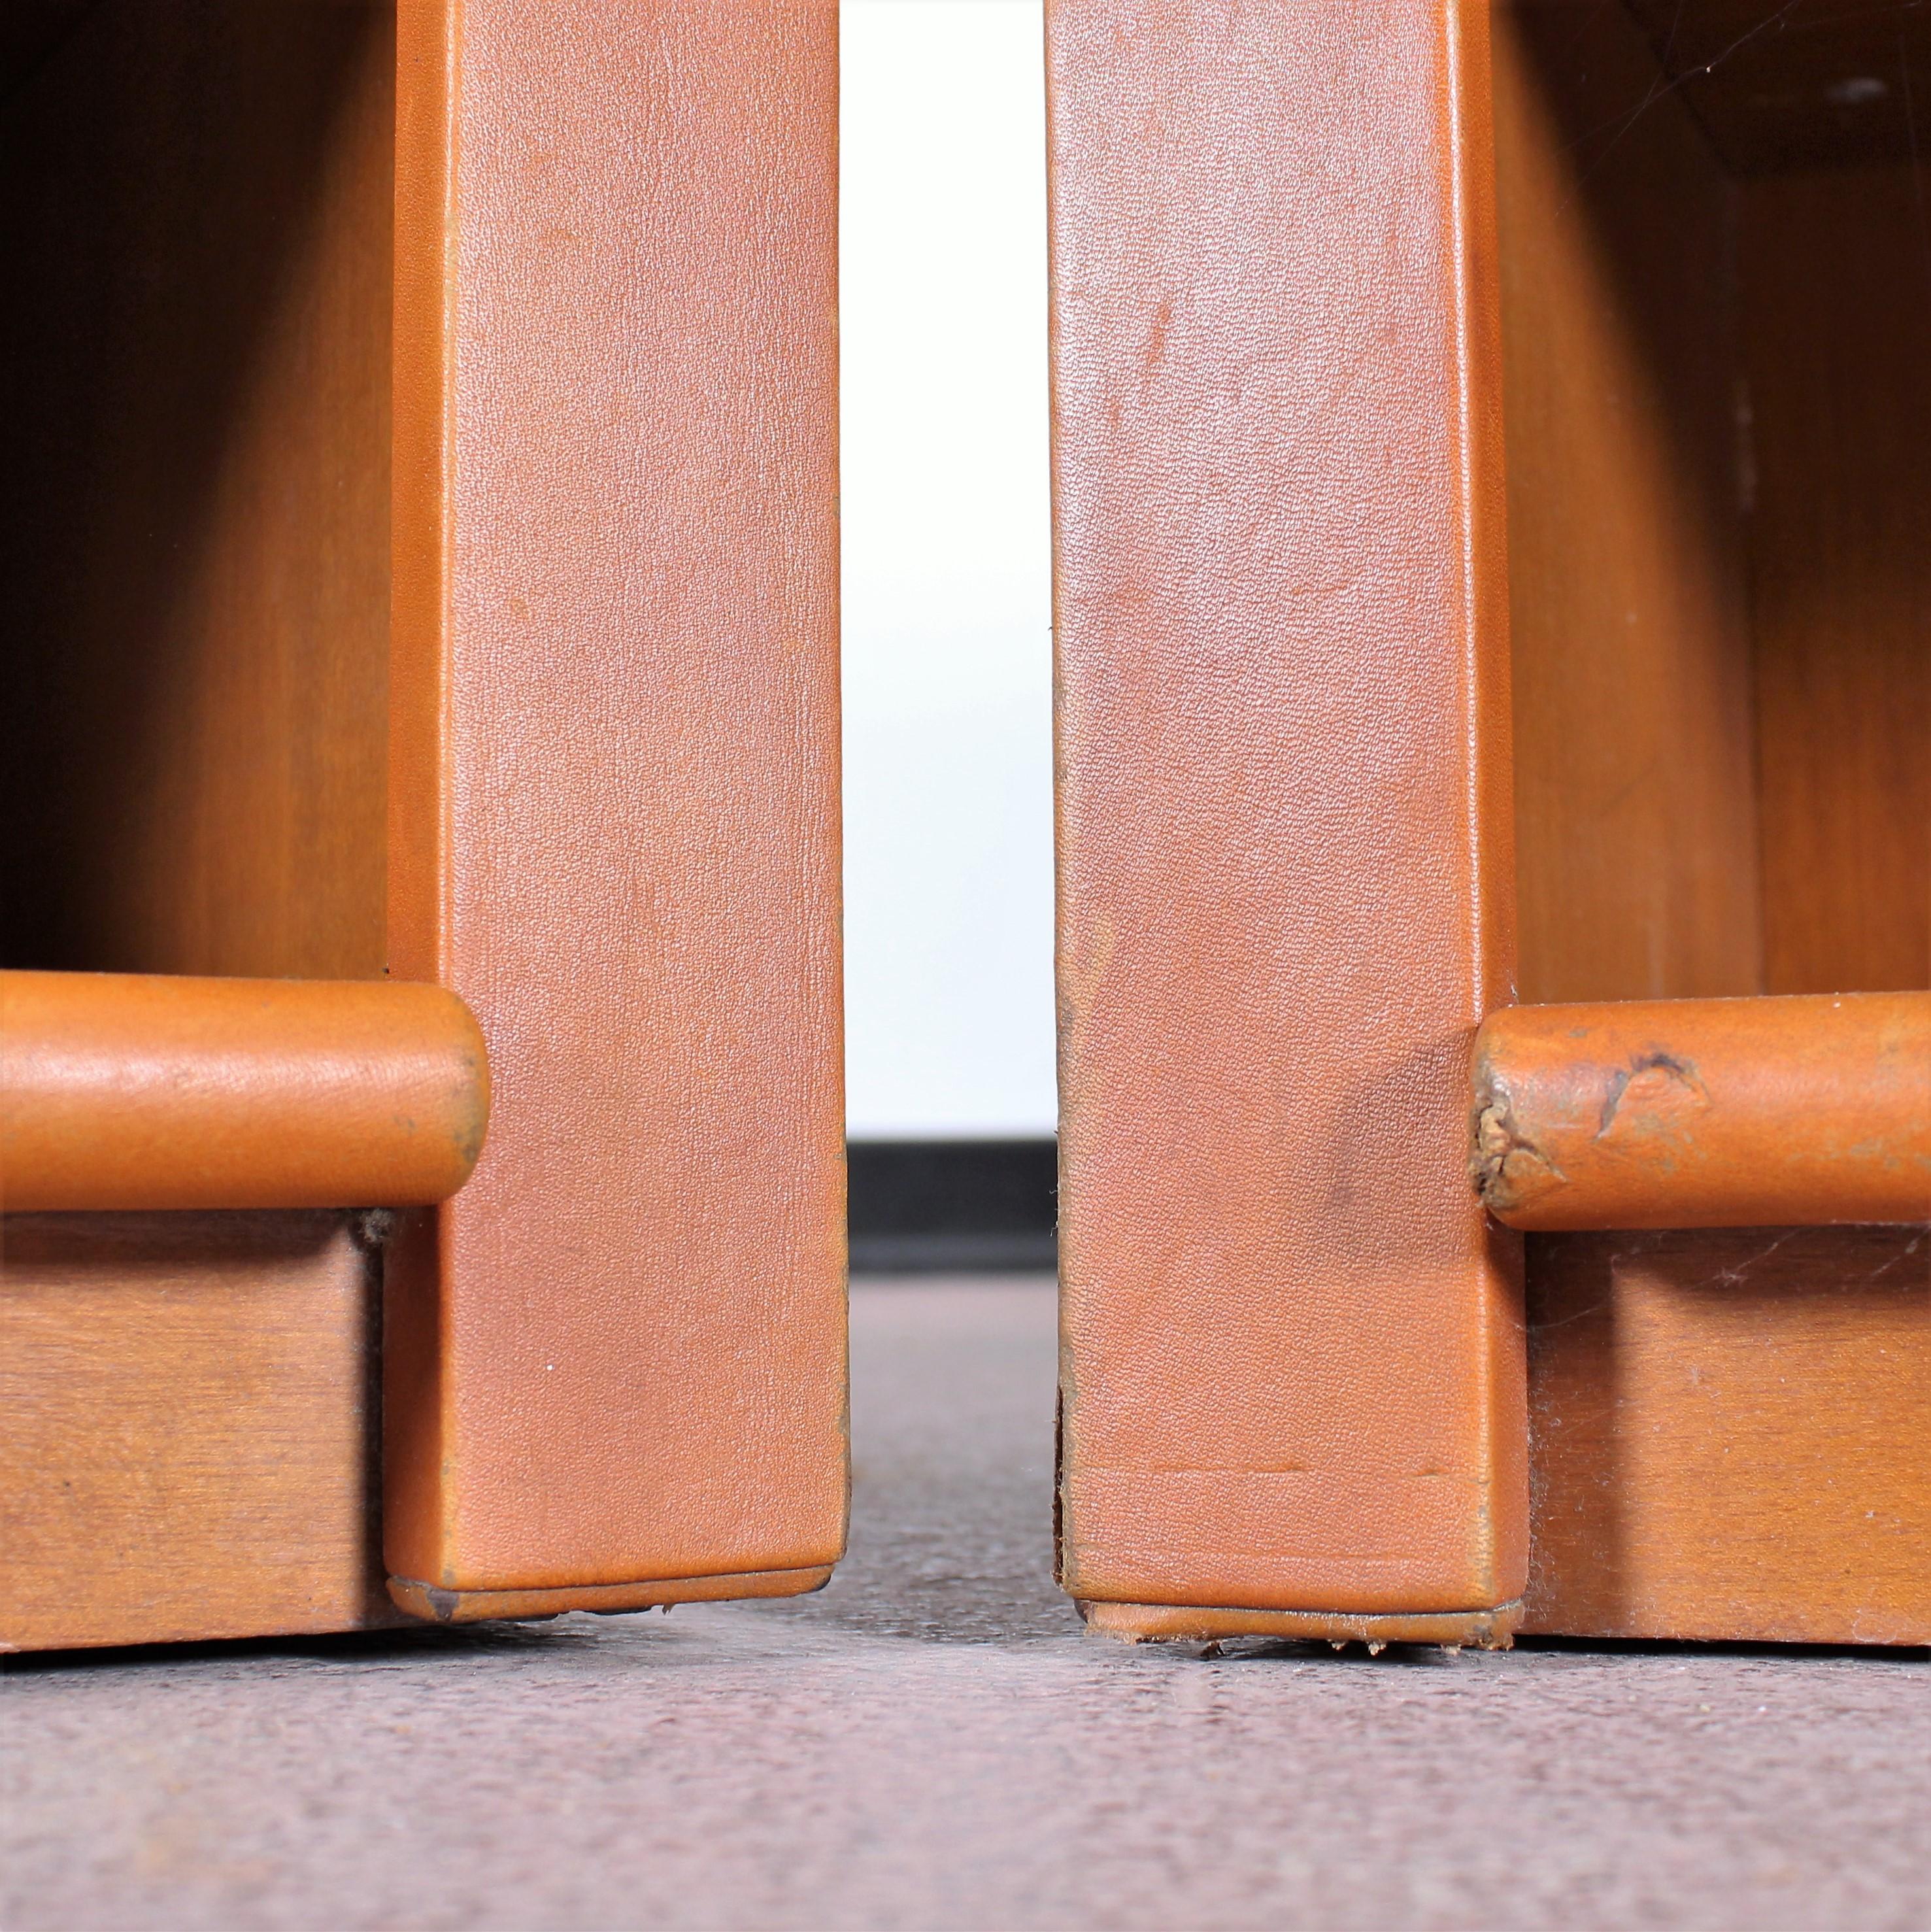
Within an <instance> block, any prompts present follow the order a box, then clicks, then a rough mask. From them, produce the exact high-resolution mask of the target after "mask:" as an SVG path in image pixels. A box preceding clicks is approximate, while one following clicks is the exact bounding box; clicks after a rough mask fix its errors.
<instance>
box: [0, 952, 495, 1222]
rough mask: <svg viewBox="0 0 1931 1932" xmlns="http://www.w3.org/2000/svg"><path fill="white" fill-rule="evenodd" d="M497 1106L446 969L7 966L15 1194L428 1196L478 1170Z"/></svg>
mask: <svg viewBox="0 0 1931 1932" xmlns="http://www.w3.org/2000/svg"><path fill="white" fill-rule="evenodd" d="M489 1106H490V1079H489V1062H488V1058H487V1055H486V1054H485V1052H484V1046H483V1037H482V1034H481V1031H479V1030H478V1027H477V1025H476V1022H475V1019H473V1018H472V1016H471V1015H470V1013H469V1009H468V1008H467V1007H465V1006H464V1005H463V1002H462V1001H460V1000H459V999H458V998H457V997H456V996H455V995H454V994H453V993H450V992H445V991H444V990H443V989H442V988H441V987H439V986H421V985H416V984H413V983H403V982H400V981H393V980H202V979H187V978H174V977H162V976H160V975H148V974H110V973H22V972H10V973H4V974H0V1199H3V1200H4V1205H5V1206H6V1208H7V1209H8V1210H9V1211H25V1210H31V1209H40V1210H54V1209H76V1210H80V1209H88V1210H93V1209H100V1210H109V1209H118V1208H401V1207H415V1206H420V1205H426V1204H427V1203H429V1202H435V1201H440V1200H442V1199H445V1197H446V1196H449V1195H451V1194H453V1193H455V1191H456V1190H457V1188H459V1187H461V1186H462V1184H463V1182H464V1181H466V1180H467V1179H468V1178H469V1171H470V1169H472V1168H473V1167H474V1166H475V1164H476V1157H477V1155H478V1153H480V1152H481V1148H482V1145H483V1133H484V1127H485V1126H486V1125H487V1121H488V1118H489Z"/></svg>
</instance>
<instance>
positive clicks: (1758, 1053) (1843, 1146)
mask: <svg viewBox="0 0 1931 1932" xmlns="http://www.w3.org/2000/svg"><path fill="white" fill-rule="evenodd" d="M1474 1089H1475V1093H1474V1149H1473V1152H1472V1154H1471V1168H1472V1172H1473V1175H1474V1182H1475V1188H1476V1191H1477V1193H1478V1194H1480V1196H1481V1198H1482V1200H1483V1203H1484V1205H1486V1207H1487V1208H1489V1211H1490V1212H1491V1213H1492V1214H1494V1215H1495V1217H1496V1218H1497V1219H1498V1220H1501V1221H1504V1222H1506V1223H1507V1224H1508V1225H1509V1226H1510V1227H1512V1228H1526V1229H1576V1228H1737V1227H1796V1226H1825V1225H1829V1224H1832V1223H1858V1222H1915V1221H1931V993H1847V994H1842V995H1828V994H1827V995H1804V996H1801V997H1794V998H1761V999H1737V1000H1656V1001H1619V1002H1615V1003H1613V1004H1605V1005H1601V1006H1573V1007H1509V1008H1507V1009H1505V1010H1504V1011H1502V1012H1501V1013H1494V1014H1492V1015H1491V1016H1489V1019H1488V1020H1487V1021H1486V1022H1485V1023H1484V1024H1483V1027H1482V1028H1481V1030H1480V1032H1479V1033H1478V1034H1477V1035H1476V1039H1475V1060H1474Z"/></svg>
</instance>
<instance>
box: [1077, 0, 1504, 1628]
mask: <svg viewBox="0 0 1931 1932" xmlns="http://www.w3.org/2000/svg"><path fill="white" fill-rule="evenodd" d="M1048 18H1049V85H1050V89H1051V95H1050V111H1051V164H1052V212H1051V234H1052V247H1053V259H1054V290H1053V308H1052V315H1053V329H1054V384H1055V396H1056V416H1055V435H1056V449H1057V484H1056V510H1055V514H1056V519H1057V544H1058V561H1057V637H1058V646H1059V688H1060V708H1059V726H1058V729H1059V760H1060V791H1059V814H1060V915H1061V919H1060V961H1059V983H1060V1001H1061V1008H1062V1028H1063V1032H1062V1058H1061V1088H1062V1099H1063V1126H1062V1138H1061V1142H1060V1145H1061V1150H1062V1164H1063V1184H1062V1192H1061V1196H1060V1213H1061V1234H1060V1241H1061V1256H1062V1269H1063V1356H1062V1363H1063V1376H1062V1396H1063V1404H1064V1433H1063V1467H1062V1472H1061V1487H1060V1502H1061V1509H1062V1548H1061V1571H1062V1580H1063V1583H1064V1584H1065V1586H1066V1588H1067V1589H1069V1591H1070V1592H1072V1593H1073V1594H1074V1595H1076V1596H1078V1597H1079V1598H1083V1599H1086V1600H1089V1601H1091V1600H1110V1601H1115V1602H1124V1603H1132V1604H1141V1605H1153V1606H1157V1605H1162V1604H1165V1605H1174V1604H1192V1605H1200V1606H1219V1607H1247V1608H1250V1609H1253V1610H1310V1611H1326V1612H1351V1613H1394V1612H1402V1611H1449V1610H1474V1609H1481V1608H1487V1607H1494V1606H1496V1605H1499V1604H1504V1603H1507V1602H1509V1601H1512V1600H1513V1599H1514V1598H1516V1597H1517V1596H1519V1594H1520V1592H1521V1589H1522V1579H1523V1574H1524V1567H1525V1538H1526V1512H1527V1496H1526V1475H1525V1420H1524V1395H1523V1373H1524V1371H1523V1355H1522V1332H1521V1325H1520V1310H1519V1301H1518V1292H1517V1288H1516V1264H1517V1257H1516V1253H1515V1250H1514V1247H1513V1241H1512V1239H1511V1238H1508V1237H1502V1238H1500V1239H1499V1240H1498V1239H1497V1238H1495V1237H1494V1236H1492V1234H1491V1233H1490V1232H1489V1230H1487V1229H1486V1228H1485V1226H1484V1223H1483V1217H1482V1216H1481V1214H1480V1210H1479V1208H1478V1207H1477V1204H1476V1202H1475V1200H1474V1196H1473V1193H1472V1191H1471V1189H1470V1187H1469V1185H1468V1178H1467V1175H1466V1172H1465V1152H1464V1148H1465V1139H1466V1134H1467V1126H1466V1121H1467V1108H1468V1103H1467V1097H1466V1078H1467V1076H1466V1071H1465V1070H1466V1067H1467V1065H1468V1043H1469V1040H1470V1036H1471V1031H1472V1029H1473V1028H1474V1025H1475V1023H1476V1022H1477V1021H1478V1020H1479V1019H1480V1018H1481V1017H1482V1016H1483V1013H1484V1012H1485V1011H1486V1010H1487V1009H1488V1008H1489V1007H1490V1006H1491V1005H1492V1004H1499V1003H1501V1001H1504V1000H1505V999H1506V998H1507V997H1508V990H1509V989H1508V983H1507V975H1508V972H1509V970H1510V958H1511V949H1512V939H1511V934H1510V869H1511V860H1510V796H1509V790H1508V781H1509V767H1508V757H1507V716H1508V713H1507V648H1508V637H1507V606H1506V598H1507V584H1506V569H1505V561H1504V555H1503V546H1502V529H1501V501H1500V491H1499V485H1500V481H1501V477H1500V465H1501V446H1500V440H1499V435H1498V425H1497V423H1496V422H1495V410H1496V407H1497V398H1498V377H1497V371H1496V355H1497V344H1496V334H1497V326H1496V320H1495V294H1494V284H1493V268H1494V265H1493V241H1492V209H1491V205H1490V204H1491V201H1492V174H1491V169H1492V163H1491V160H1490V156H1489V131H1488V126H1487V121H1486V114H1487V80H1486V23H1485V20H1484V17H1483V14H1482V13H1481V12H1480V10H1479V9H1477V8H1475V7H1469V8H1468V9H1466V10H1465V9H1463V8H1462V7H1459V6H1458V5H1444V4H1441V0H1429V4H1420V0H1387V3H1386V4H1381V5H1374V4H1360V5H1349V6H1346V7H1340V6H1313V5H1309V6H1284V5H1279V4H1278V0H1252V4H1246V0H1227V4H1217V5H1211V6H1203V5H1197V4H1194V0H1052V4H1051V6H1050V7H1049V9H1048Z"/></svg>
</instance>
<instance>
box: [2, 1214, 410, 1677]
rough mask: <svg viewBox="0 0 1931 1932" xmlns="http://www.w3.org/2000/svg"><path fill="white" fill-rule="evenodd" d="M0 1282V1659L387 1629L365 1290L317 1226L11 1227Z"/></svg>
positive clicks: (340, 1235) (328, 1227)
mask: <svg viewBox="0 0 1931 1932" xmlns="http://www.w3.org/2000/svg"><path fill="white" fill-rule="evenodd" d="M4 1240H5V1244H6V1265H5V1270H4V1277H0V1417H4V1423H0V1545H4V1550H5V1552H6V1560H5V1562H4V1565H0V1647H4V1648H7V1649H16V1650H17V1649H49V1648H53V1647H64V1646H77V1645H90V1644H119V1643H166V1642H171V1641H179V1640H196V1639H202V1638H208V1637H257V1636H264V1635H268V1634H274V1633H277V1632H281V1631H335V1630H347V1629H351V1628H355V1626H357V1625H362V1624H365V1623H370V1622H374V1623H387V1622H397V1621H400V1619H398V1618H397V1615H396V1613H394V1612H393V1611H392V1610H391V1609H390V1608H389V1607H388V1602H387V1600H386V1598H385V1597H384V1596H383V1595H382V1573H381V1571H380V1569H379V1567H378V1565H379V1550H378V1547H377V1545H378V1542H379V1532H378V1530H377V1527H376V1522H377V1519H376V1496H375V1490H376V1466H375V1431H374V1422H375V1391H374V1388H373V1377H372V1374H371V1367H372V1364H373V1350H372V1349H371V1346H370V1342H371V1334H372V1328H373V1322H374V1319H375V1316H376V1307H375V1299H376V1289H375V1277H376V1270H375V1268H374V1267H373V1264H372V1262H371V1259H370V1256H369V1255H368V1254H367V1253H366V1252H365V1251H364V1249H363V1248H362V1247H361V1246H360V1245H359V1244H358V1241H357V1240H356V1238H355V1232H354V1230H353V1228H352V1223H351V1218H350V1217H348V1216H346V1215H343V1214H307V1213H295V1214H246V1213H244V1214H25V1215H12V1216H9V1217H7V1220H6V1221H5V1223H4Z"/></svg>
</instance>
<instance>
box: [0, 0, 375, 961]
mask: <svg viewBox="0 0 1931 1932" xmlns="http://www.w3.org/2000/svg"><path fill="white" fill-rule="evenodd" d="M35 23H37V25H38V28H39V29H40V31H36V33H35V34H34V35H33V36H32V37H31V40H28V39H25V38H20V39H19V44H18V47H17V49H16V75H15V77H14V78H15V85H14V86H13V88H12V89H10V91H9V92H8V94H7V98H5V100H4V104H0V249H4V254H5V256H6V259H7V263H8V296H7V302H6V303H5V304H4V306H0V369H3V370H4V377H0V381H4V391H0V403H3V404H4V411H5V417H6V421H7V435H8V444H9V449H8V460H7V466H6V481H5V484H4V496H0V571H4V578H5V581H6V584H7V598H8V613H7V627H6V628H7V641H6V643H5V646H4V655H3V656H0V667H4V676H5V677H6V679H7V700H8V701H7V706H6V709H5V712H4V721H0V768H4V777H0V784H4V793H3V794H0V827H4V830H0V883H4V889H5V891H6V894H7V900H8V908H9V915H10V916H9V922H8V934H7V941H6V953H5V963H7V964H8V965H19V966H36V967H52V968H96V969H100V970H105V971H130V972H141V971H147V972H171V973H219V974H259V975H262V976H277V975H286V974H295V975H306V976H309V977H331V978H332V977H341V978H352V977H367V976H369V975H371V974H378V973H379V972H380V971H382V961H383V932H382V918H383V865H384V858H383V822H384V788H385V776H384V757H385V739H386V728H387V721H386V712H385V677H386V667H385V650H386V643H387V638H388V571H389V556H388V435H389V431H388V416H389V284H390V256H391V226H392V211H391V150H392V146H393V134H392V123H393V99H394V50H393V34H392V28H391V21H390V17H389V13H388V10H387V9H386V8H385V7H380V6H364V5H337V4H332V3H331V0H286V4H277V5H262V4H260V0H196V4H193V5H184V4H180V0H166V4H157V0H103V4H101V5H97V6H94V7H91V9H89V10H85V11H84V12H82V11H79V10H66V11H64V12H62V11H61V10H47V9H45V8H43V9H40V10H38V11H37V12H34V13H32V14H31V17H30V19H29V20H28V25H34V24H35Z"/></svg>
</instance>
